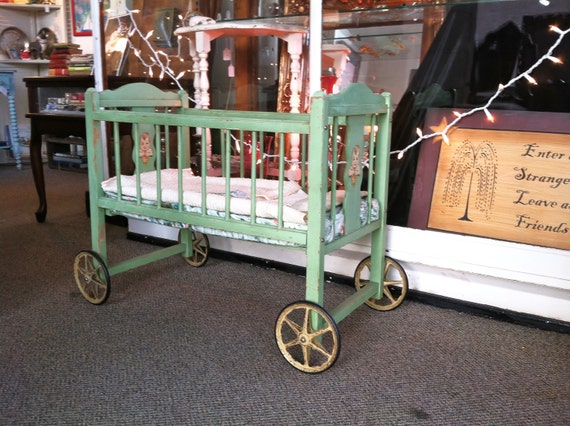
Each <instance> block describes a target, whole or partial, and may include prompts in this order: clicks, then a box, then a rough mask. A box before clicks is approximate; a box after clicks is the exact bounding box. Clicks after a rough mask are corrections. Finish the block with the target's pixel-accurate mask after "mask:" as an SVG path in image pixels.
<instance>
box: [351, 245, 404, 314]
mask: <svg viewBox="0 0 570 426" xmlns="http://www.w3.org/2000/svg"><path fill="white" fill-rule="evenodd" d="M369 277H370V256H368V257H367V258H365V259H363V260H362V261H361V262H360V263H359V264H358V266H357V267H356V271H355V272H354V286H355V287H356V289H357V290H359V289H361V288H362V287H364V286H365V285H367V284H368V283H369V282H370V281H369ZM383 277H384V281H383V289H382V297H381V298H380V299H369V300H367V301H366V302H365V303H366V304H367V305H368V306H370V307H371V308H373V309H376V310H379V311H390V310H392V309H396V308H397V307H398V306H400V305H401V304H402V302H403V301H404V299H405V298H406V294H408V276H407V275H406V271H404V268H403V267H402V265H400V264H399V263H398V262H397V261H395V260H394V259H392V258H391V257H388V256H385V264H384V275H383Z"/></svg>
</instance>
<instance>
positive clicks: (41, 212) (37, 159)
mask: <svg viewBox="0 0 570 426" xmlns="http://www.w3.org/2000/svg"><path fill="white" fill-rule="evenodd" d="M31 121H32V125H31V136H30V163H31V165H32V175H33V176H34V183H35V185H36V191H37V193H38V198H39V200H40V205H39V207H38V210H37V211H36V220H37V221H38V222H39V223H43V222H45V220H46V214H47V200H46V187H45V181H44V166H43V163H42V135H41V134H40V133H39V132H38V129H37V128H36V126H35V125H34V124H33V122H34V120H31Z"/></svg>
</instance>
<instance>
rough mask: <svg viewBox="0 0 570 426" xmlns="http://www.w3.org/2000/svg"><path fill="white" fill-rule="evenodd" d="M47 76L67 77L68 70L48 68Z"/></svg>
mask: <svg viewBox="0 0 570 426" xmlns="http://www.w3.org/2000/svg"><path fill="white" fill-rule="evenodd" d="M48 75H51V76H56V75H69V70H68V69H67V68H49V69H48Z"/></svg>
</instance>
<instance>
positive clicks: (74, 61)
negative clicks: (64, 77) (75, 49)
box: [67, 53, 93, 75]
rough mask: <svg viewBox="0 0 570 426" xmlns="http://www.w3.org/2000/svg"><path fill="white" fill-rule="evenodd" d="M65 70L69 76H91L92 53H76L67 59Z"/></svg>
mask: <svg viewBox="0 0 570 426" xmlns="http://www.w3.org/2000/svg"><path fill="white" fill-rule="evenodd" d="M67 69H68V71H69V75H91V71H92V70H93V54H92V53H84V54H80V53H76V54H73V55H71V56H70V57H69V62H68V66H67Z"/></svg>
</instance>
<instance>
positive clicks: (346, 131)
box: [74, 83, 408, 373]
mask: <svg viewBox="0 0 570 426" xmlns="http://www.w3.org/2000/svg"><path fill="white" fill-rule="evenodd" d="M85 100H86V127H87V152H88V157H89V158H88V171H89V190H90V213H91V219H90V220H91V240H92V246H91V249H90V250H84V251H81V252H80V253H78V254H77V256H76V258H75V262H74V277H75V281H76V284H77V285H78V287H79V290H80V291H81V293H82V295H83V296H84V297H85V299H87V300H88V301H89V302H91V303H93V304H101V303H103V302H105V301H106V300H107V298H108V296H109V293H110V288H111V287H110V281H111V277H112V276H114V275H116V274H118V273H123V272H126V271H128V270H130V269H133V268H136V267H139V266H142V265H145V264H148V263H150V262H153V261H157V260H160V259H164V258H166V257H167V256H172V255H175V254H179V255H181V256H182V257H183V258H184V259H185V260H186V261H187V262H188V263H190V264H191V265H194V266H201V265H203V264H204V263H205V262H206V259H207V257H208V253H209V241H208V237H207V235H208V234H214V235H223V236H228V237H231V238H243V239H247V240H250V241H258V242H261V243H265V244H279V245H284V246H288V247H290V248H291V249H297V250H302V251H304V252H305V254H306V261H307V268H306V290H305V300H303V301H299V302H293V303H291V304H289V305H288V306H286V307H285V308H284V309H283V310H282V312H281V313H280V315H279V316H278V318H277V321H276V324H275V338H276V341H277V345H278V347H279V350H280V351H281V353H282V354H283V356H284V357H285V359H286V360H287V361H288V362H289V363H290V364H291V365H293V366H294V367H295V368H297V369H299V370H301V371H304V372H308V373H317V372H321V371H324V370H326V369H327V368H329V367H331V366H332V365H333V364H334V362H335V361H336V359H337V358H338V354H339V350H340V335H339V331H338V328H337V323H338V322H340V321H341V320H342V319H344V318H345V317H346V316H348V315H349V314H350V313H351V312H353V311H354V310H355V309H356V308H358V307H359V306H361V305H362V304H364V303H366V304H368V305H370V306H372V307H374V308H375V309H379V310H389V309H393V308H394V307H396V306H398V305H399V304H400V303H401V301H402V300H403V298H404V297H405V294H406V292H407V286H408V282H407V277H406V274H405V272H404V270H403V269H402V268H401V266H400V265H399V264H398V263H397V262H396V261H395V260H393V259H389V258H387V257H386V256H385V255H384V253H385V240H386V235H385V232H386V211H385V210H386V198H387V187H388V185H387V183H388V161H389V140H390V113H391V101H390V96H389V95H388V94H382V95H378V94H374V93H372V92H371V91H370V90H369V89H368V88H367V87H366V86H364V85H360V84H353V85H350V86H349V87H347V88H346V89H345V90H343V91H342V92H341V93H339V94H335V95H324V94H317V95H316V96H314V97H313V99H312V102H311V107H310V113H300V114H290V113H278V112H251V111H221V110H200V109H193V108H189V107H188V101H187V97H186V94H185V93H184V92H179V93H174V92H163V91H161V90H159V89H157V88H155V87H153V86H151V85H148V84H145V83H133V84H129V85H126V86H123V87H121V88H119V89H116V90H105V91H100V92H98V91H95V90H94V89H89V90H88V91H87V93H86V98H85ZM190 134H197V135H200V136H199V137H200V144H201V146H202V148H205V147H206V146H207V145H209V144H212V145H213V146H214V150H213V151H214V152H215V156H214V155H210V156H206V155H198V156H194V157H191V156H190V148H189V140H190ZM104 135H105V136H106V137H103V136H104ZM106 139H108V140H109V142H110V143H111V144H112V146H113V149H112V151H113V152H114V154H113V155H112V157H113V163H114V164H113V166H111V168H113V167H114V170H112V172H113V173H114V177H112V178H110V179H106V178H105V176H104V170H105V168H104V164H105V163H104V162H105V161H107V159H106V153H105V149H104V145H106ZM292 141H293V142H294V143H292ZM126 143H132V153H133V154H132V163H133V164H132V165H133V169H134V171H131V172H130V173H129V174H127V173H125V172H124V170H123V169H122V167H123V168H124V164H125V163H126V161H125V160H126V158H124V157H125V155H124V154H122V153H123V152H124V151H125V150H124V149H122V145H123V144H126ZM290 145H294V146H297V145H298V146H299V148H300V150H299V153H300V157H299V158H300V159H299V161H295V162H292V161H289V160H288V155H287V149H288V147H289V146H290ZM171 146H174V147H175V148H173V149H175V150H176V152H170V147H171ZM203 151H206V149H203ZM207 151H208V152H210V150H209V149H208V150H207ZM172 158H174V160H172ZM129 161H130V159H129ZM106 215H122V216H127V217H132V218H137V219H142V220H146V221H151V222H155V223H161V224H165V225H169V226H175V227H178V228H179V229H180V230H179V241H178V243H177V244H174V245H172V246H170V247H166V248H160V249H157V250H155V251H153V252H152V253H151V254H146V255H144V256H139V257H135V258H132V259H129V260H127V261H122V262H119V263H117V264H115V265H109V263H108V254H107V238H106V230H105V227H106V225H105V216H106ZM366 235H370V238H371V255H370V256H369V257H367V258H366V259H364V260H363V261H362V262H361V263H360V265H359V266H358V267H357V269H356V272H355V285H356V290H357V291H356V292H355V293H354V294H352V295H351V296H350V297H348V298H347V299H346V300H344V301H343V302H342V303H340V304H339V305H338V306H336V307H335V308H334V309H332V310H330V312H328V311H326V310H325V309H324V308H323V306H324V259H325V255H326V254H327V253H331V252H332V251H334V250H336V249H339V248H340V247H342V246H344V245H346V244H348V243H351V242H353V241H355V240H357V239H359V238H362V237H364V236H366Z"/></svg>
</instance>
